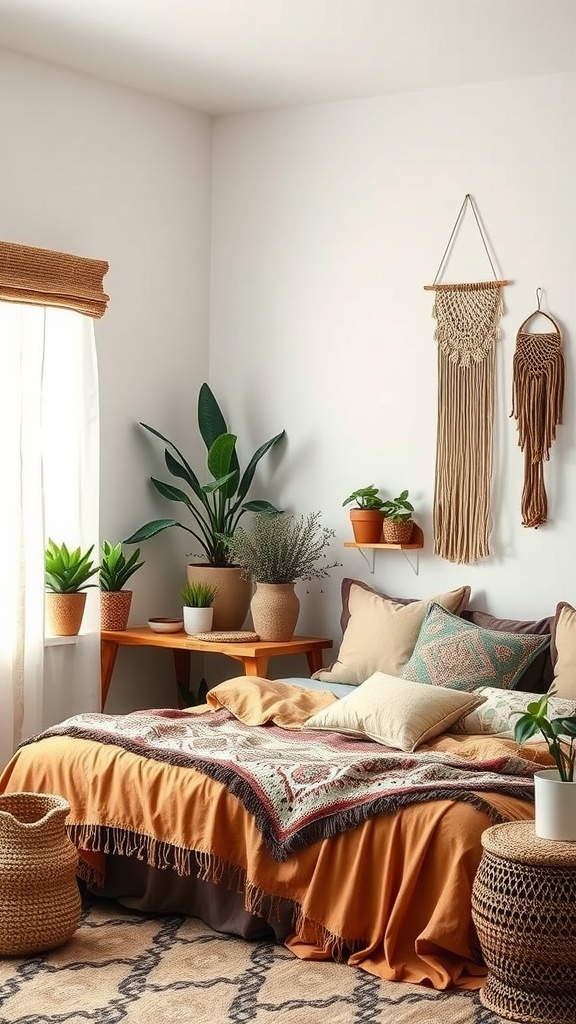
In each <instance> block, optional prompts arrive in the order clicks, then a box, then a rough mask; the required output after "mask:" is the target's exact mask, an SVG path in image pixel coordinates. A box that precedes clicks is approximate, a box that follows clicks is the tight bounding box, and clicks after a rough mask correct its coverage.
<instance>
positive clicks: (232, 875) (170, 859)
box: [67, 824, 368, 962]
mask: <svg viewBox="0 0 576 1024" xmlns="http://www.w3.org/2000/svg"><path fill="white" fill-rule="evenodd" d="M67 830H68V835H69V837H70V839H71V841H72V842H73V843H74V845H75V846H76V847H78V846H80V848H81V849H80V854H81V851H82V848H83V849H86V850H94V851H98V852H100V853H107V854H118V855H120V856H135V857H136V858H137V859H138V860H143V861H146V863H147V864H148V865H149V866H150V867H153V868H172V869H174V870H175V871H176V872H177V874H179V875H191V874H192V869H193V865H195V866H196V877H197V878H199V879H200V880H201V881H203V882H211V883H213V884H214V885H221V886H222V885H225V886H226V888H227V889H235V890H236V892H237V893H241V894H242V893H243V894H244V909H245V910H246V912H247V913H249V914H254V915H255V916H256V917H261V918H263V919H264V920H271V919H276V920H279V919H280V909H281V907H282V905H283V904H285V903H289V904H291V905H292V928H293V933H292V935H291V937H294V938H299V939H301V941H302V942H310V941H313V942H314V943H315V944H316V945H317V946H320V947H322V949H325V950H327V952H328V953H329V954H330V956H331V957H332V958H333V959H334V960H336V961H338V962H345V961H346V960H347V959H348V958H349V957H350V956H351V955H352V953H354V952H355V951H356V950H357V949H362V948H363V947H364V946H365V945H366V942H367V941H368V940H367V939H366V938H365V937H364V938H357V937H356V938H353V939H352V938H345V937H343V936H341V935H336V934H335V933H334V932H332V931H330V929H329V928H326V927H325V926H324V925H323V924H320V922H319V921H315V920H314V919H313V918H311V917H308V915H307V914H305V912H304V910H303V908H302V905H301V904H300V903H298V902H296V901H295V900H292V899H290V898H289V897H287V896H276V895H274V894H273V893H269V892H267V891H266V890H265V889H263V888H262V887H261V886H259V885H256V884H255V883H254V882H251V881H250V880H249V879H248V878H247V876H246V870H245V869H244V868H242V867H240V865H239V864H231V863H229V862H228V861H225V860H223V859H222V858H221V857H218V856H217V855H216V854H213V853H207V852H206V851H203V850H184V849H182V848H181V847H176V846H173V845H171V844H170V843H165V842H160V841H159V840H156V839H153V838H152V837H151V836H147V835H142V834H139V833H135V832H131V831H129V830H128V829H121V828H114V827H112V826H106V825H93V824H85V825H68V826H67ZM77 874H78V876H79V877H80V878H82V879H83V880H84V881H85V882H86V884H87V885H88V886H90V888H94V889H98V888H101V887H102V886H103V885H104V881H105V878H104V875H103V874H102V872H100V871H97V870H96V869H95V868H93V867H92V866H91V865H89V864H87V863H86V861H83V860H82V858H81V856H80V861H79V864H78V870H77ZM310 933H311V934H310Z"/></svg>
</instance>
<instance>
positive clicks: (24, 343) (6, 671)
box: [0, 301, 100, 768]
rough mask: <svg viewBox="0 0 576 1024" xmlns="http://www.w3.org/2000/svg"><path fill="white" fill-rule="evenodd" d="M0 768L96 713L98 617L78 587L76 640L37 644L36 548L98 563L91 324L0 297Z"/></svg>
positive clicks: (40, 621) (39, 591) (40, 594)
mask: <svg viewBox="0 0 576 1024" xmlns="http://www.w3.org/2000/svg"><path fill="white" fill-rule="evenodd" d="M0 438H1V442H0V486H1V488H2V494H1V497H0V536H1V537H2V539H3V558H2V575H1V579H2V585H1V587H0V707H1V714H0V768H1V767H3V766H4V764H5V763H6V762H7V761H8V760H9V758H10V757H11V755H12V753H13V751H14V749H15V748H16V747H17V746H18V744H19V743H20V742H21V741H22V740H23V739H26V738H28V737H29V736H32V735H34V734H35V733H36V732H39V731H41V730H42V729H44V728H46V727H47V726H48V725H51V724H53V723H54V722H57V721H60V720H61V719H63V718H67V717H68V716H69V715H72V714H76V713H77V712H79V711H94V710H98V708H99V692H100V684H99V675H100V656H99V652H100V643H99V641H100V637H99V629H100V618H99V594H98V590H97V589H93V590H89V591H88V600H87V602H86V611H85V614H84V619H83V623H82V630H81V635H80V636H79V637H77V638H71V639H68V638H67V639H63V640H59V641H56V640H54V641H52V642H51V641H50V639H48V640H47V642H46V644H45V639H44V549H45V542H46V538H47V537H48V536H50V537H53V539H54V540H55V541H56V542H57V543H59V544H60V543H62V541H65V542H66V544H67V545H69V546H70V545H72V546H77V545H81V546H82V549H83V550H84V549H86V548H88V547H90V546H91V545H94V558H95V561H97V559H98V500H99V499H98V487H99V418H98V378H97V363H96V351H95V343H94V324H93V321H92V319H91V318H89V317H87V316H84V315H82V314H80V313H77V312H74V311H72V310H69V309H60V308H53V307H43V306H32V305H21V304H17V303H13V302H2V301H0Z"/></svg>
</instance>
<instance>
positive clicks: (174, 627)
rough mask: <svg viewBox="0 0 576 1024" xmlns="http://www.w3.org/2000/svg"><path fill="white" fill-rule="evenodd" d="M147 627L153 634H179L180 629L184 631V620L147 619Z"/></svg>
mask: <svg viewBox="0 0 576 1024" xmlns="http://www.w3.org/2000/svg"><path fill="white" fill-rule="evenodd" d="M148 625H149V626H150V629H152V630H154V632H155V633H179V632H180V630H181V629H184V620H183V619H167V618H162V617H160V618H159V617H156V618H154V619H148Z"/></svg>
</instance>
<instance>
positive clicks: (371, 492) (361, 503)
mask: <svg viewBox="0 0 576 1024" xmlns="http://www.w3.org/2000/svg"><path fill="white" fill-rule="evenodd" d="M352 502H356V507H357V508H364V509H374V510H376V511H380V510H381V509H382V506H383V505H384V499H383V498H381V497H380V495H379V493H378V488H377V487H373V486H370V487H359V488H358V489H357V490H356V491H352V494H351V495H350V496H349V497H348V498H346V501H343V502H342V508H344V506H345V505H351V504H352Z"/></svg>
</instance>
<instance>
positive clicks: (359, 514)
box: [350, 508, 384, 544]
mask: <svg viewBox="0 0 576 1024" xmlns="http://www.w3.org/2000/svg"><path fill="white" fill-rule="evenodd" d="M350 522H351V523H352V530H353V532H354V540H355V541H356V543H357V544H381V543H382V523H383V522H384V513H383V512H381V511H380V510H379V509H377V508H351V509H350Z"/></svg>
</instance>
